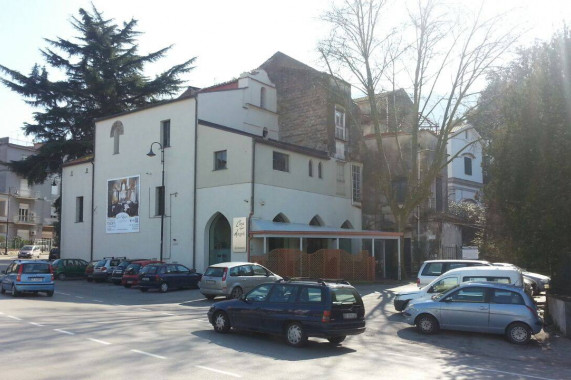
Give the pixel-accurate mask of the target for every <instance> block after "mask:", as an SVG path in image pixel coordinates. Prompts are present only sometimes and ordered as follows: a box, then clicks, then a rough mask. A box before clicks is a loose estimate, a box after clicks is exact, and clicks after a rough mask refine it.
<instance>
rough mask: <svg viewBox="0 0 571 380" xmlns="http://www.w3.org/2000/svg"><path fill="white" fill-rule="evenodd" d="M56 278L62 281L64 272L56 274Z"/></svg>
mask: <svg viewBox="0 0 571 380" xmlns="http://www.w3.org/2000/svg"><path fill="white" fill-rule="evenodd" d="M57 279H58V280H62V281H63V280H65V273H60V274H58V276H57Z"/></svg>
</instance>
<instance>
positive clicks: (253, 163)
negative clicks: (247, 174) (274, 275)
mask: <svg viewBox="0 0 571 380" xmlns="http://www.w3.org/2000/svg"><path fill="white" fill-rule="evenodd" d="M251 177H252V186H251V190H250V214H249V215H248V235H249V236H248V247H247V249H246V251H247V252H248V261H250V243H251V240H252V237H251V235H250V233H251V231H252V216H253V215H254V184H255V182H256V140H255V139H254V138H252V174H251ZM264 249H265V247H264Z"/></svg>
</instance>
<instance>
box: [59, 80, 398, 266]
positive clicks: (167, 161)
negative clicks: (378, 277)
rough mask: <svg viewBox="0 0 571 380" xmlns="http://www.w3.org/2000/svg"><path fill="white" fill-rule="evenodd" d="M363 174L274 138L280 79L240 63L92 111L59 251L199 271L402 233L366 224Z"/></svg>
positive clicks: (349, 247) (66, 183)
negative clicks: (137, 100)
mask: <svg viewBox="0 0 571 380" xmlns="http://www.w3.org/2000/svg"><path fill="white" fill-rule="evenodd" d="M151 152H152V154H151ZM361 173H362V164H361V163H360V162H350V161H344V160H341V159H337V158H334V157H330V156H329V155H328V154H327V153H326V152H322V151H318V150H313V149H309V148H305V147H300V146H297V145H292V144H287V143H284V142H281V141H279V128H278V113H277V101H276V89H275V86H274V85H273V84H272V83H271V82H270V80H269V78H268V76H267V74H266V73H265V72H264V71H263V70H257V71H253V72H250V73H245V74H243V75H241V76H240V78H239V79H237V80H234V81H230V82H227V83H224V84H221V85H217V86H213V87H210V88H207V89H202V90H198V89H189V91H187V92H186V93H185V94H183V96H181V97H180V98H178V99H175V100H171V101H167V102H163V103H159V104H155V105H151V106H148V107H145V108H143V109H139V110H135V111H131V112H126V113H122V114H118V115H111V116H108V117H103V118H100V119H98V120H96V122H95V150H94V154H93V156H90V157H85V158H82V159H79V160H75V161H71V162H67V163H66V164H65V165H64V168H63V172H62V219H61V243H60V249H61V255H62V257H64V258H69V257H73V258H83V259H85V260H95V259H101V258H103V257H108V256H115V257H123V256H125V257H128V258H160V259H163V260H164V261H167V262H177V263H181V264H184V265H187V266H189V267H192V268H196V269H197V270H198V271H203V270H204V269H205V268H206V267H207V266H208V265H210V264H214V263H217V262H224V261H248V260H249V259H250V257H251V256H260V255H263V254H265V253H267V252H269V251H271V250H273V249H276V248H292V249H299V250H300V251H302V252H307V253H312V252H315V251H316V250H319V249H322V248H326V249H344V250H346V251H349V252H359V251H361V249H362V242H363V239H370V240H373V242H374V240H375V239H380V240H384V239H396V240H399V241H400V239H399V234H395V233H385V232H380V231H362V230H361V204H360V201H359V200H360V196H357V195H358V194H356V193H357V192H360V191H361ZM372 246H373V247H374V246H375V244H372ZM372 254H373V255H374V252H372Z"/></svg>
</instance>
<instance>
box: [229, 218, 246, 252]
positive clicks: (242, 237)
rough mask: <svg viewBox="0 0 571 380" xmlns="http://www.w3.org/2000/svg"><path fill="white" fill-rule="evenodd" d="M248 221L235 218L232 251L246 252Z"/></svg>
mask: <svg viewBox="0 0 571 380" xmlns="http://www.w3.org/2000/svg"><path fill="white" fill-rule="evenodd" d="M246 220H247V218H234V219H233V220H232V251H233V252H246V237H247V232H248V231H247V229H246Z"/></svg>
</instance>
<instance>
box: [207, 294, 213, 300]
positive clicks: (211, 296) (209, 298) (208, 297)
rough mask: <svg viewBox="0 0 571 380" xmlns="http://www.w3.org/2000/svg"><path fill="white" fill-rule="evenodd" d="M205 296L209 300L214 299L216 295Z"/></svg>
mask: <svg viewBox="0 0 571 380" xmlns="http://www.w3.org/2000/svg"><path fill="white" fill-rule="evenodd" d="M204 297H206V299H207V300H213V299H214V297H216V296H213V295H212V294H207V295H205V296H204Z"/></svg>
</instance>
